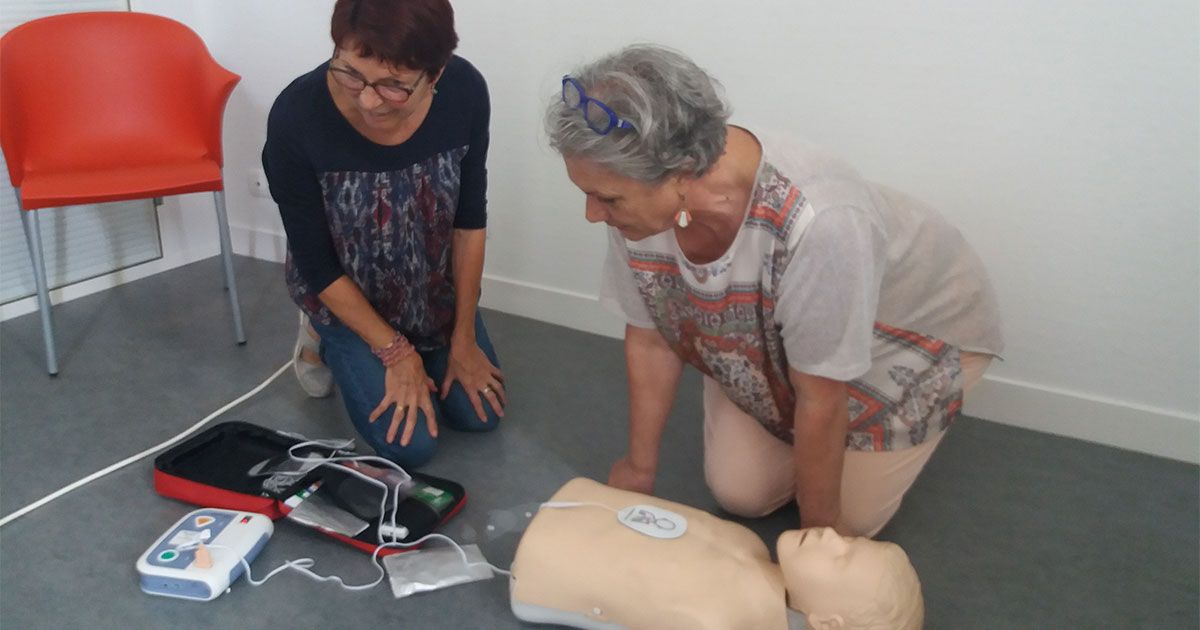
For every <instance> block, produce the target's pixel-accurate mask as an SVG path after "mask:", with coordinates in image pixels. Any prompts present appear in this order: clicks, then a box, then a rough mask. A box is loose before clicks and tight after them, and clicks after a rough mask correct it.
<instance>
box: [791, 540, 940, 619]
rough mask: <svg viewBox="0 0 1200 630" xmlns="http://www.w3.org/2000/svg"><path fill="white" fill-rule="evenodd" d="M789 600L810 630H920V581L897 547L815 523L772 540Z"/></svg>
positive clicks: (923, 617)
mask: <svg viewBox="0 0 1200 630" xmlns="http://www.w3.org/2000/svg"><path fill="white" fill-rule="evenodd" d="M776 547H777V549H776V550H777V552H778V554H779V565H780V567H781V568H782V569H783V578H784V583H785V584H786V585H787V593H788V604H789V606H791V607H792V608H794V609H796V610H799V611H801V612H803V613H804V614H805V619H806V621H807V623H808V627H809V628H811V629H813V630H876V629H878V630H885V629H886V630H920V628H921V626H922V624H923V623H924V621H925V603H924V600H923V599H922V598H921V582H920V581H919V580H918V579H917V572H916V571H915V570H914V569H913V566H912V564H911V563H910V562H909V561H908V556H907V555H906V554H905V553H904V550H903V549H901V548H900V547H899V546H897V545H895V544H892V543H888V542H879V541H874V540H870V539H868V538H843V537H842V536H841V535H839V534H838V533H837V532H835V531H834V530H833V529H831V528H828V527H818V528H811V529H802V530H792V531H788V532H784V533H783V534H782V535H781V536H780V537H779V542H778V543H777V544H776Z"/></svg>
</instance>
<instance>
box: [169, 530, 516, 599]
mask: <svg viewBox="0 0 1200 630" xmlns="http://www.w3.org/2000/svg"><path fill="white" fill-rule="evenodd" d="M431 538H436V539H441V540H444V541H446V542H448V543H450V544H451V545H452V546H453V547H454V549H455V550H456V551H458V555H459V556H461V557H462V560H463V564H465V565H466V566H467V567H468V568H470V567H476V566H486V567H488V568H490V569H491V570H492V571H495V572H496V573H499V574H501V575H512V573H510V572H509V571H505V570H504V569H501V568H500V567H497V566H496V565H494V564H491V563H490V562H471V561H470V560H469V559H468V558H467V552H466V550H464V549H463V548H462V546H461V545H459V544H458V543H457V542H455V541H454V539H452V538H450V537H449V536H445V535H443V534H436V533H433V534H426V535H424V536H422V537H420V538H418V539H416V540H414V541H412V542H407V543H401V542H390V543H384V544H382V545H379V546H378V547H376V548H375V551H373V552H372V553H371V564H372V565H373V566H374V567H375V569H376V570H377V571H379V577H377V578H375V580H374V581H373V582H368V583H366V584H346V582H345V581H343V580H342V578H340V577H338V576H336V575H321V574H319V573H316V572H314V571H312V570H311V567H312V566H313V565H315V564H316V561H315V560H313V559H312V558H299V559H296V560H288V561H286V562H284V563H283V564H281V565H279V566H277V567H275V568H274V569H271V571H270V572H269V573H267V574H266V575H265V576H264V577H263V578H262V579H260V580H256V579H254V576H253V575H252V574H251V573H250V563H249V562H246V559H245V558H238V561H239V562H241V564H242V567H243V568H244V569H245V570H246V581H247V582H249V583H250V584H251V585H253V586H262V585H263V584H266V583H267V580H269V579H271V578H273V577H275V576H276V575H279V574H280V573H282V572H283V571H286V570H288V569H292V570H293V571H296V572H297V573H300V574H302V575H304V576H305V577H307V578H309V579H310V580H314V581H316V582H334V583H336V584H337V585H338V586H340V587H342V588H344V589H346V590H348V591H365V590H367V589H372V588H375V587H376V586H379V583H380V582H382V581H383V580H384V578H386V577H387V571H385V570H384V568H383V565H382V564H380V563H379V552H381V551H383V550H384V549H386V548H388V547H414V546H416V545H420V544H421V543H423V542H425V541H426V540H429V539H431ZM200 544H202V543H200V542H194V543H187V544H184V545H180V546H178V547H176V549H178V550H180V551H183V550H186V549H190V548H192V547H198V546H200ZM207 547H208V548H209V549H228V547H224V546H222V545H207Z"/></svg>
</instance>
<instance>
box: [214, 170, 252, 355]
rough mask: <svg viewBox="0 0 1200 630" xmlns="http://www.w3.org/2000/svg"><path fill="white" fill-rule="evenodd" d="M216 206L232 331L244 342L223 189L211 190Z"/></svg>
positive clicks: (244, 335)
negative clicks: (231, 314)
mask: <svg viewBox="0 0 1200 630" xmlns="http://www.w3.org/2000/svg"><path fill="white" fill-rule="evenodd" d="M213 201H214V202H215V203H216V206H217V230H218V231H219V232H220V237H221V262H222V264H223V265H224V267H225V288H227V289H229V306H230V308H232V309H233V333H234V335H235V336H236V337H237V342H238V345H241V344H244V343H246V331H245V330H243V329H242V307H241V305H240V304H238V293H237V281H236V280H235V279H234V277H233V245H232V243H230V241H229V217H228V216H227V215H226V214H225V191H223V190H217V191H214V192H213Z"/></svg>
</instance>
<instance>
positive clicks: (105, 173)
mask: <svg viewBox="0 0 1200 630" xmlns="http://www.w3.org/2000/svg"><path fill="white" fill-rule="evenodd" d="M222 187H223V186H222V183H221V167H220V166H219V165H218V164H217V163H216V162H215V161H213V160H211V159H208V158H200V159H195V160H185V161H176V162H169V163H165V164H148V165H145V166H127V167H121V168H113V169H100V170H90V171H80V172H68V173H26V174H25V181H23V182H21V204H22V206H23V207H24V208H25V209H26V210H34V209H37V208H51V207H58V206H70V205H76V204H85V203H103V202H106V201H123V200H126V199H146V198H148V197H166V196H169V195H180V194H183V193H191V192H204V191H213V190H221V189H222Z"/></svg>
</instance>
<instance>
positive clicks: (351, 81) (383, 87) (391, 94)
mask: <svg viewBox="0 0 1200 630" xmlns="http://www.w3.org/2000/svg"><path fill="white" fill-rule="evenodd" d="M329 72H330V74H332V75H333V79H334V80H335V81H337V82H338V85H340V86H342V87H344V88H346V89H347V90H350V91H351V92H354V93H356V94H357V93H358V92H362V91H363V90H365V89H367V88H368V87H370V88H372V89H374V90H375V93H376V94H378V95H379V98H382V99H383V100H385V101H392V102H393V103H404V102H407V101H408V99H409V97H411V96H412V95H413V92H416V91H417V86H418V85H420V84H421V79H423V78H425V73H423V72H422V73H421V76H420V77H417V81H416V83H413V84H412V85H411V86H408V85H404V84H403V83H401V82H399V81H397V80H396V79H380V80H378V81H368V80H366V79H364V78H363V76H362V75H360V74H359V73H357V72H355V71H353V70H351V69H349V68H339V67H337V66H335V65H333V62H332V61H331V62H330V63H329Z"/></svg>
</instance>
